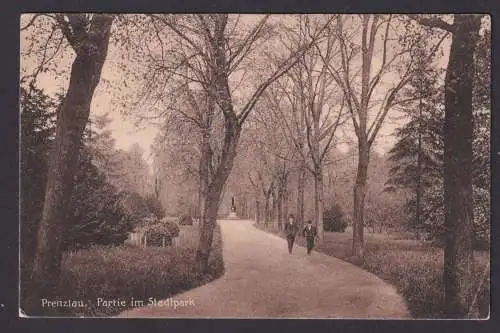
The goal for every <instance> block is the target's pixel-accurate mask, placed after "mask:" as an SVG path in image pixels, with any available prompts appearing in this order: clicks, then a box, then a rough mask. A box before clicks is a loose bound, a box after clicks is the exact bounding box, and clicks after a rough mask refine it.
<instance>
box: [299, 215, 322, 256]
mask: <svg viewBox="0 0 500 333" xmlns="http://www.w3.org/2000/svg"><path fill="white" fill-rule="evenodd" d="M302 235H303V236H304V237H305V238H306V241H307V254H311V250H312V248H313V247H314V240H315V238H316V236H317V235H318V231H317V229H316V227H315V226H313V225H312V221H311V220H309V221H307V224H306V225H305V227H304V230H302Z"/></svg>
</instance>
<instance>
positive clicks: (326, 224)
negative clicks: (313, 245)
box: [323, 204, 347, 232]
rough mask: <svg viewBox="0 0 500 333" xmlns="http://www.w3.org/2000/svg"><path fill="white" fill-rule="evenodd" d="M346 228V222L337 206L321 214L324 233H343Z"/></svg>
mask: <svg viewBox="0 0 500 333" xmlns="http://www.w3.org/2000/svg"><path fill="white" fill-rule="evenodd" d="M346 228H347V221H346V219H345V217H344V212H343V211H342V207H340V205H339V204H335V205H334V206H333V207H332V208H330V209H328V210H326V211H325V213H324V214H323V229H324V230H325V231H334V232H345V229H346Z"/></svg>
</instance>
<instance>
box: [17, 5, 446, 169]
mask: <svg viewBox="0 0 500 333" xmlns="http://www.w3.org/2000/svg"><path fill="white" fill-rule="evenodd" d="M244 16H245V17H244V18H243V19H245V20H247V22H254V21H255V16H254V15H248V16H247V15H244ZM23 19H24V21H25V20H26V17H25V18H23ZM22 22H23V20H22ZM21 37H22V38H21V50H23V48H25V47H26V41H25V40H24V39H23V34H21ZM58 61H59V63H58V66H59V67H61V68H66V69H67V71H69V69H70V66H71V61H72V56H65V57H64V58H62V59H60V60H58ZM118 61H119V55H118V54H117V52H116V50H114V49H113V44H111V45H110V49H109V53H108V57H107V59H106V63H105V65H104V67H103V71H102V75H101V83H100V84H99V85H98V87H97V89H96V92H95V95H94V99H93V101H92V105H91V117H93V116H96V115H101V114H104V113H108V114H109V116H110V118H111V119H112V123H111V124H110V130H111V131H112V133H113V137H114V138H115V140H116V146H117V148H120V149H128V148H129V147H130V146H131V145H133V144H134V143H138V144H139V145H140V146H141V147H142V148H143V149H144V151H145V153H144V158H145V159H147V160H148V163H151V162H152V159H151V158H150V151H151V149H150V146H151V144H152V142H153V139H154V138H155V136H156V134H157V131H158V129H157V127H155V126H142V127H140V128H138V127H136V126H135V125H134V119H133V118H132V117H130V116H128V117H127V116H123V115H122V114H121V113H120V111H119V109H120V108H119V107H117V105H116V103H117V102H118V101H117V100H116V96H123V95H122V94H123V93H124V92H123V91H121V92H120V93H119V94H117V95H114V94H113V89H116V88H110V87H113V85H115V86H116V83H119V82H120V80H121V77H120V74H119V70H118V69H117V66H116V63H117V62H118ZM440 64H441V65H443V66H445V65H446V55H444V56H442V57H441V59H440ZM33 66H34V63H33V62H32V61H31V59H27V58H24V57H21V67H22V68H25V69H29V68H33ZM374 66H376V60H375V64H374ZM38 84H39V86H40V87H41V88H43V89H44V90H46V92H48V93H49V94H54V93H56V92H57V91H60V90H61V88H62V89H66V87H67V85H68V78H67V75H66V76H65V75H62V76H59V77H58V78H57V79H56V78H54V75H52V74H51V73H43V74H41V75H40V76H39V80H38ZM131 93H132V92H131ZM125 94H126V92H125ZM393 116H394V113H393V114H392V115H391V114H390V115H389V118H388V119H387V121H386V123H385V124H384V126H383V127H382V129H381V131H380V133H379V136H378V137H377V140H376V145H375V150H377V151H379V152H384V151H387V150H388V149H390V148H391V146H392V144H393V143H394V137H393V136H392V133H393V130H394V129H395V128H396V127H398V126H399V125H401V120H397V121H395V120H394V119H392V120H391V118H392V117H393ZM396 116H397V115H396ZM351 126H352V125H351ZM340 149H342V147H341V148H340ZM343 149H344V150H345V149H346V147H344V148H343Z"/></svg>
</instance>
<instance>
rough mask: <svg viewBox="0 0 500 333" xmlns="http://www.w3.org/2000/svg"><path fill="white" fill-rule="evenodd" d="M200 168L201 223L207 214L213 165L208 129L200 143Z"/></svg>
mask: <svg viewBox="0 0 500 333" xmlns="http://www.w3.org/2000/svg"><path fill="white" fill-rule="evenodd" d="M200 150H201V156H200V166H199V177H200V184H199V191H198V215H199V219H200V221H203V214H204V213H205V200H206V198H207V194H208V193H207V192H208V185H209V182H210V174H209V170H210V169H209V167H210V164H211V163H212V161H211V159H212V156H211V148H210V133H209V130H208V129H202V138H201V143H200Z"/></svg>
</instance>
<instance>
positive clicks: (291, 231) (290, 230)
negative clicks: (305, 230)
mask: <svg viewBox="0 0 500 333" xmlns="http://www.w3.org/2000/svg"><path fill="white" fill-rule="evenodd" d="M298 231H299V227H298V226H297V223H295V222H293V223H290V222H287V223H286V224H285V233H286V235H287V236H295V235H296V234H297V232H298Z"/></svg>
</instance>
